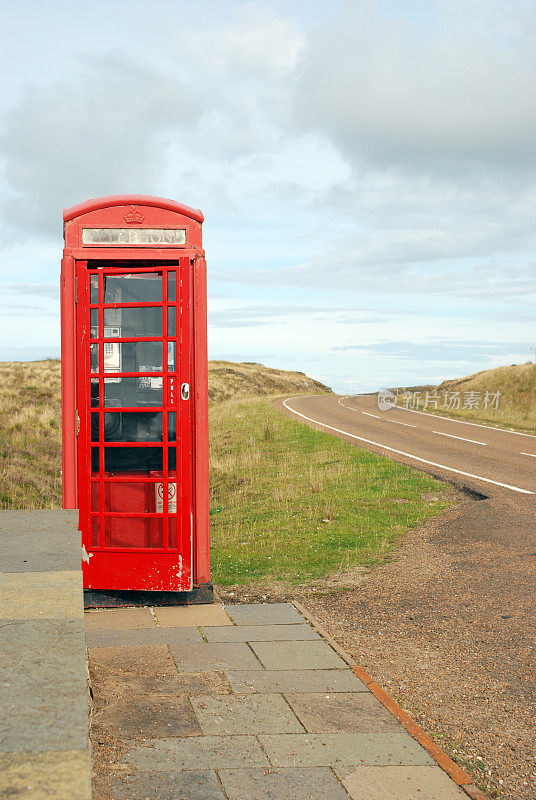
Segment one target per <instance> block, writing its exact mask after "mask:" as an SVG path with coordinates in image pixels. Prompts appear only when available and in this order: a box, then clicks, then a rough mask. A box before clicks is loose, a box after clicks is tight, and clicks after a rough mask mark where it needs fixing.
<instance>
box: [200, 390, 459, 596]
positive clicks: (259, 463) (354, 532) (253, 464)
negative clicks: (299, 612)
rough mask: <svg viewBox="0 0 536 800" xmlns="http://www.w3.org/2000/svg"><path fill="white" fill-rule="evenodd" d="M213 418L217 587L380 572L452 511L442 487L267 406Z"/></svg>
mask: <svg viewBox="0 0 536 800" xmlns="http://www.w3.org/2000/svg"><path fill="white" fill-rule="evenodd" d="M210 414H211V416H210V426H211V428H210V429H211V541H212V575H213V580H214V583H216V584H220V585H222V586H229V585H239V584H251V583H256V582H258V583H263V582H267V581H268V582H271V581H285V582H288V583H291V584H298V583H303V582H305V581H308V580H311V579H316V578H320V577H323V576H326V575H328V574H330V573H334V572H337V573H339V572H344V571H346V570H349V569H351V568H352V567H353V566H355V565H369V564H374V563H378V562H381V561H383V560H385V558H386V557H387V556H388V554H389V552H390V550H391V548H392V547H393V545H394V544H395V543H396V541H397V539H398V538H399V537H400V536H401V535H402V534H404V533H405V532H406V531H407V530H408V528H411V527H413V526H415V525H418V524H419V523H421V522H423V521H424V520H426V519H428V518H430V517H432V516H435V515H437V514H439V513H440V512H441V511H443V510H444V509H445V508H446V507H447V506H448V505H449V492H448V487H447V486H445V485H444V484H442V483H440V482H439V481H436V480H434V479H433V478H431V477H430V476H428V475H426V474H424V473H421V472H417V471H415V470H412V469H410V468H409V467H407V466H405V465H402V464H397V463H395V462H394V461H391V460H389V459H387V458H383V457H381V456H378V455H375V454H373V453H369V452H368V451H367V450H362V449H360V448H358V447H355V446H353V445H350V444H348V443H347V442H344V441H342V440H340V439H336V438H335V437H332V436H330V435H329V434H326V433H322V432H319V431H316V430H314V429H312V428H309V427H308V426H306V425H303V424H302V423H299V422H296V421H294V420H292V419H289V418H288V417H286V416H285V415H283V414H282V413H281V412H280V411H279V410H278V409H277V408H275V407H274V406H273V404H272V400H271V399H269V398H261V399H257V398H248V399H247V400H230V401H227V402H224V403H220V404H218V405H214V406H213V407H212V408H211V412H210Z"/></svg>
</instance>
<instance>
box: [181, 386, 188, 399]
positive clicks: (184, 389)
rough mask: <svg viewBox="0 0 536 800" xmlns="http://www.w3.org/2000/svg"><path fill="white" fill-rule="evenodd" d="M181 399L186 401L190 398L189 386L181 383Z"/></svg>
mask: <svg viewBox="0 0 536 800" xmlns="http://www.w3.org/2000/svg"><path fill="white" fill-rule="evenodd" d="M181 397H182V399H183V400H188V398H189V397H190V384H189V383H183V384H182V386H181Z"/></svg>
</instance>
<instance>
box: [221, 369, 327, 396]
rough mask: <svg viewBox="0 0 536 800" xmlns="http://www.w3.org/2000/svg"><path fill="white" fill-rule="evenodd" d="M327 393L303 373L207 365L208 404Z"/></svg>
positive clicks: (322, 386)
mask: <svg viewBox="0 0 536 800" xmlns="http://www.w3.org/2000/svg"><path fill="white" fill-rule="evenodd" d="M323 392H331V389H330V388H329V387H328V386H324V384H323V383H320V382H319V381H315V380H314V379H313V378H309V377H307V375H305V374H304V373H303V372H287V371H286V370H283V369H272V368H271V367H265V366H263V365H262V364H255V363H250V362H244V363H241V364H233V363H231V362H230V361H209V362H208V396H209V400H210V401H218V400H229V399H230V398H231V397H235V398H236V397H251V396H255V395H257V396H262V395H289V394H320V393H323Z"/></svg>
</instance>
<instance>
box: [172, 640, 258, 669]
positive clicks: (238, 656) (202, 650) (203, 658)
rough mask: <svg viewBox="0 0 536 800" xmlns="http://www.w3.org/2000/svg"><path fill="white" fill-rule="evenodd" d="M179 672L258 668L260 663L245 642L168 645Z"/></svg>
mask: <svg viewBox="0 0 536 800" xmlns="http://www.w3.org/2000/svg"><path fill="white" fill-rule="evenodd" d="M169 648H170V650H171V652H172V653H173V657H174V659H175V663H176V665H177V669H178V670H179V672H213V671H217V670H226V669H238V668H240V667H241V668H246V669H252V670H254V669H259V670H261V669H262V668H263V667H262V664H261V663H260V662H259V661H258V660H257V659H256V658H255V656H254V655H253V653H252V652H251V650H250V649H249V646H248V645H247V644H246V643H245V642H206V643H203V644H193V645H189V646H188V647H187V648H185V647H182V646H180V645H175V644H170V646H169Z"/></svg>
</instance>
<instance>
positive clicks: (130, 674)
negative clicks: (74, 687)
mask: <svg viewBox="0 0 536 800" xmlns="http://www.w3.org/2000/svg"><path fill="white" fill-rule="evenodd" d="M88 658H89V668H90V675H91V680H92V684H93V685H94V689H95V691H96V693H97V694H98V693H99V692H102V693H105V692H106V691H107V689H106V687H107V686H108V687H109V686H110V685H113V686H116V687H120V686H121V684H123V686H124V688H125V689H127V688H128V690H129V691H137V692H143V691H145V690H147V691H151V690H152V691H156V692H167V693H172V692H174V691H177V686H178V683H177V677H178V676H177V669H176V667H175V662H174V660H173V658H172V656H171V653H170V652H169V648H168V646H167V645H165V644H154V645H138V646H137V647H96V648H91V649H90V650H89V653H88Z"/></svg>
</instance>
